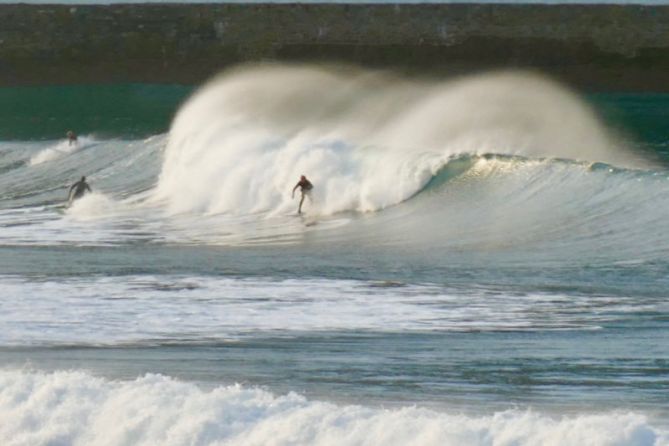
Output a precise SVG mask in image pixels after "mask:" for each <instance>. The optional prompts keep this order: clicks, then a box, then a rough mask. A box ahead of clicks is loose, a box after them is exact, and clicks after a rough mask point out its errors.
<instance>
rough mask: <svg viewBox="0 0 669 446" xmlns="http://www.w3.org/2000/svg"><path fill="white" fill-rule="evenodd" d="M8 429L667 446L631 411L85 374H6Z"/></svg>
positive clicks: (0, 406) (228, 440)
mask: <svg viewBox="0 0 669 446" xmlns="http://www.w3.org/2000/svg"><path fill="white" fill-rule="evenodd" d="M0 419H2V420H3V423H1V424H0V441H1V442H2V444H4V445H7V446H19V445H28V444H30V445H34V444H56V443H57V444H73V445H74V444H86V445H91V446H96V445H133V446H141V445H147V446H148V445H156V444H162V445H171V446H178V445H193V444H197V445H221V444H226V445H244V446H252V445H259V446H260V445H268V444H272V445H277V446H279V445H296V444H298V445H315V446H318V445H332V444H337V445H360V444H366V445H391V446H392V445H402V446H404V445H408V444H416V445H421V446H430V445H440V446H443V445H458V446H460V445H463V444H467V445H473V446H476V445H489V444H500V445H512V444H513V445H520V446H522V445H538V444H540V445H576V444H589V445H598V446H609V445H610V446H614V445H616V446H617V445H635V446H646V445H648V446H651V445H652V446H665V445H667V444H669V437H668V436H667V432H666V431H663V430H661V429H660V428H658V427H657V426H656V425H655V424H654V423H653V422H651V421H649V419H648V418H647V417H646V416H644V415H642V414H638V413H627V412H624V411H621V412H608V413H600V414H582V415H569V416H562V417H559V418H556V417H551V416H548V415H545V414H541V413H537V412H533V411H518V410H508V411H503V412H497V413H494V414H491V415H479V416H475V415H474V416H471V415H469V416H468V415H462V414H461V415H454V414H451V413H448V412H447V411H446V412H438V411H434V410H427V409H421V408H416V407H405V408H399V409H390V410H388V409H379V408H374V407H363V406H354V405H335V404H331V403H327V402H322V401H310V400H307V399H306V398H304V397H302V396H300V395H298V394H295V393H290V394H287V395H283V396H276V395H273V394H272V393H269V392H267V391H264V390H260V389H257V388H246V387H242V386H239V385H234V386H221V387H216V388H214V389H213V390H211V391H205V390H202V389H200V388H199V387H198V386H196V385H194V384H191V383H187V382H180V381H176V380H174V379H171V378H169V377H165V376H161V375H146V376H143V377H140V378H137V379H136V380H132V381H110V380H107V379H103V378H96V377H93V376H91V375H89V374H87V373H84V372H80V371H69V372H54V373H40V372H20V371H12V370H2V371H0Z"/></svg>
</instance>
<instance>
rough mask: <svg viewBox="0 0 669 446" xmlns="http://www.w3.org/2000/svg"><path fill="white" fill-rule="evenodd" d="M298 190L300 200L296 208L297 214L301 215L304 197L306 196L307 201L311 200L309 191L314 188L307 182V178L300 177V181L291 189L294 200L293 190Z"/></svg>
mask: <svg viewBox="0 0 669 446" xmlns="http://www.w3.org/2000/svg"><path fill="white" fill-rule="evenodd" d="M298 187H299V188H300V192H301V193H302V198H301V199H300V205H299V206H298V208H297V213H298V214H301V213H302V203H304V197H306V196H308V197H309V200H311V189H313V188H314V185H313V184H311V181H309V180H307V177H305V176H304V175H302V176H301V177H300V181H298V182H297V184H296V185H295V187H294V188H293V193H292V195H291V197H292V198H295V190H296V189H297V188H298Z"/></svg>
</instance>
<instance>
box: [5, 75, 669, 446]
mask: <svg viewBox="0 0 669 446" xmlns="http://www.w3.org/2000/svg"><path fill="white" fill-rule="evenodd" d="M99 88H104V87H99ZM128 88H130V87H123V90H122V91H126V90H128ZM161 88H162V89H164V90H161ZM130 90H132V88H130ZM45 91H46V90H45ZM119 91H121V90H119ZM132 91H133V93H132V94H133V95H140V94H141V91H142V90H132ZM163 91H164V92H165V93H164V94H165V95H166V97H167V96H168V95H173V90H169V88H168V87H154V89H152V90H151V93H150V95H148V94H147V98H149V97H150V98H155V97H156V96H157V95H159V94H163ZM45 94H46V93H45ZM58 94H60V95H62V94H63V92H62V91H60V92H59V93H58ZM133 100H136V96H133ZM607 100H609V104H613V105H615V106H616V107H618V109H620V110H623V111H624V110H633V111H634V113H637V114H638V116H641V118H638V117H637V115H634V119H636V121H635V120H634V119H632V118H629V119H628V121H624V119H623V124H624V125H620V120H618V121H616V120H614V119H609V118H607V116H606V115H605V113H603V112H602V109H598V108H597V107H595V106H593V103H592V101H589V100H587V99H586V98H584V97H583V96H582V95H581V94H579V93H577V92H574V91H572V90H570V89H568V88H566V87H565V86H563V85H561V84H560V83H558V82H557V81H555V80H552V79H551V78H549V77H547V76H544V75H542V74H539V73H528V72H517V71H504V72H495V73H482V74H477V75H470V76H466V77H460V78H453V79H447V80H443V79H432V78H411V77H406V76H402V75H398V74H396V73H392V72H388V71H374V70H364V69H360V68H355V67H341V66H313V65H278V64H272V65H249V66H242V67H237V68H234V69H231V70H228V71H226V72H224V73H222V74H220V75H218V76H216V77H214V78H212V79H211V80H210V81H209V82H208V83H207V84H205V85H203V86H201V87H200V88H198V89H196V90H195V91H192V92H190V93H189V94H188V95H185V96H184V97H183V100H181V101H180V103H179V105H178V107H175V109H174V110H173V111H172V114H173V119H172V122H171V124H170V125H169V130H168V131H167V132H154V131H146V132H144V134H141V133H142V132H139V134H138V131H137V129H138V128H141V123H140V124H138V123H136V122H134V123H132V126H128V127H127V129H126V128H124V127H123V125H120V127H118V128H117V131H116V132H113V134H110V132H109V131H108V129H109V128H110V127H109V125H107V126H106V127H105V129H106V130H105V132H102V131H96V129H95V128H94V126H92V127H91V128H90V129H88V128H85V129H76V128H75V129H74V130H76V131H77V132H78V133H79V134H80V138H79V142H78V143H77V144H76V145H70V144H68V143H67V142H66V141H64V138H60V139H59V138H53V137H50V136H48V135H40V134H38V133H37V130H35V132H36V133H35V134H34V135H33V137H29V138H24V137H22V138H6V139H2V140H0V227H2V230H1V231H0V284H1V288H2V295H1V296H0V327H2V330H0V442H1V443H2V444H3V445H4V444H6V445H47V444H63V445H155V444H165V445H186V444H197V445H216V444H239V445H253V444H258V445H269V444H274V445H296V444H299V445H331V444H338V445H340V444H345V445H346V444H350V445H363V444H364V445H381V444H383V445H392V444H397V445H406V444H416V445H432V444H434V445H436V444H439V445H462V444H468V445H469V444H471V445H476V444H481V445H489V444H495V445H512V444H513V445H558V444H559V445H565V444H574V445H576V444H579V445H580V444H592V445H669V410H668V408H669V397H668V396H667V395H668V393H667V390H669V347H668V345H669V343H667V341H668V340H669V317H667V316H668V315H669V304H668V303H667V300H666V290H667V285H669V280H668V279H667V277H669V275H668V274H667V273H669V262H668V260H669V255H668V253H669V242H667V237H666V235H665V227H666V221H667V219H668V218H669V170H667V168H666V162H667V159H668V158H667V153H666V152H667V150H666V149H667V148H668V147H669V140H667V139H666V138H664V137H663V136H662V135H663V132H662V129H660V128H659V127H658V128H654V127H653V128H652V129H651V130H653V131H652V132H650V131H647V132H646V133H644V134H641V133H635V132H634V131H633V129H632V130H630V128H633V127H634V125H635V123H637V125H638V122H642V123H643V124H644V125H643V126H642V125H638V127H639V128H644V129H647V128H649V127H650V126H651V125H654V124H653V123H655V122H660V121H659V120H658V121H655V120H652V119H650V118H649V117H648V116H651V115H652V113H656V112H657V111H658V110H660V111H661V110H662V107H658V104H664V103H665V102H666V105H667V106H669V100H667V98H665V97H661V96H659V95H658V96H657V97H652V98H649V97H628V96H620V97H618V96H615V97H614V99H607ZM630 104H633V106H632V105H630ZM27 109H30V107H27ZM34 109H35V110H38V109H39V107H38V106H37V105H35V107H34ZM119 113H120V111H119ZM629 113H631V112H629ZM652 116H654V115H652ZM81 118H82V121H85V119H86V117H84V116H82V117H81ZM36 119H37V118H32V119H28V120H27V122H33V121H35V120H36ZM49 119H51V118H49ZM54 119H55V120H57V119H58V118H57V117H54V118H53V119H51V120H54ZM150 119H151V117H150V116H147V121H149V120H150ZM118 121H119V122H120V123H123V122H126V121H127V120H125V119H122V118H119V119H118ZM14 122H15V124H16V125H18V124H20V120H19V118H17V119H16V120H15V121H14ZM50 122H51V121H50ZM68 122H70V121H68ZM85 122H88V121H85ZM91 122H94V123H95V122H96V121H95V119H93V120H92V121H91ZM50 125H52V124H50ZM658 125H659V124H658ZM131 127H132V128H131ZM28 128H29V127H28ZM64 130H67V128H65V129H64ZM21 132H23V133H25V128H23V127H22V129H21ZM657 135H660V136H657ZM83 175H85V176H86V177H87V179H88V182H89V184H90V185H91V187H92V189H93V192H92V193H90V194H88V195H86V196H84V197H83V198H81V199H80V200H77V201H75V202H74V203H73V205H72V206H70V207H67V206H66V201H67V190H68V188H69V187H70V185H72V184H73V183H74V182H75V181H77V180H78V179H79V178H80V177H81V176H83ZM300 175H306V176H307V177H308V178H309V179H310V180H311V181H312V183H313V184H314V186H315V187H314V191H313V194H312V195H313V196H312V197H311V199H308V200H307V201H305V206H304V210H305V212H304V214H302V215H297V213H296V211H297V203H298V197H295V198H293V197H292V196H291V190H292V189H293V187H294V186H295V183H296V182H297V181H298V179H299V177H300ZM298 195H299V194H298Z"/></svg>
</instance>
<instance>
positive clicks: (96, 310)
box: [0, 276, 667, 346]
mask: <svg viewBox="0 0 669 446" xmlns="http://www.w3.org/2000/svg"><path fill="white" fill-rule="evenodd" d="M1 279H2V280H1V281H0V285H1V286H2V289H3V295H4V296H6V297H7V298H6V299H0V326H3V327H4V329H3V330H0V346H20V345H54V344H55V345H61V344H73V345H119V344H120V345H125V344H138V345H142V344H154V343H156V342H159V343H160V342H174V341H177V342H182V341H190V340H196V341H197V340H201V339H207V340H229V339H235V338H239V337H248V336H256V335H259V334H267V333H273V334H276V333H283V334H291V333H300V332H305V331H332V330H347V331H349V330H350V331H373V332H414V333H420V332H431V333H435V332H439V331H442V332H445V331H448V332H453V331H460V332H462V331H471V330H473V331H504V330H513V331H519V330H525V331H548V330H596V329H599V328H601V325H602V324H611V323H615V322H616V321H625V320H626V318H628V317H629V314H630V313H631V314H636V315H638V313H639V311H647V312H665V311H666V306H667V305H666V303H665V302H664V301H663V300H662V299H661V298H646V299H645V300H644V301H643V303H640V302H638V300H637V299H635V298H633V297H624V296H618V297H615V296H591V297H589V298H588V299H583V298H581V297H579V296H568V295H561V294H553V293H550V294H538V293H534V294H520V295H504V296H500V295H499V294H496V295H490V294H489V293H487V292H486V290H485V289H478V290H470V291H466V292H465V291H462V290H457V289H449V288H445V287H440V286H436V285H433V286H429V285H420V286H418V285H406V286H400V287H397V286H395V287H384V286H376V284H370V283H368V282H361V281H353V280H325V279H321V280H319V279H313V280H304V279H302V280H298V279H293V280H283V281H277V280H269V279H234V278H213V277H170V276H161V277H151V276H120V277H119V276H117V277H110V278H104V277H92V278H71V279H59V280H57V281H41V280H37V281H36V280H30V279H22V278H8V277H4V278H1ZM601 307H606V308H607V312H606V313H605V314H601V313H600V312H599V311H596V309H598V308H601ZM101 313H103V314H104V315H105V316H104V317H100V314H101Z"/></svg>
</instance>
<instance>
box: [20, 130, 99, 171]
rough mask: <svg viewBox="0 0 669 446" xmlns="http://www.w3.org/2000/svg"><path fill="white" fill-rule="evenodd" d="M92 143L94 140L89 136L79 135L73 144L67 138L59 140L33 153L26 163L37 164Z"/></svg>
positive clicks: (52, 159) (64, 155) (69, 153)
mask: <svg viewBox="0 0 669 446" xmlns="http://www.w3.org/2000/svg"><path fill="white" fill-rule="evenodd" d="M93 143H95V140H93V139H92V138H89V137H80V138H79V140H78V141H77V142H76V143H74V144H70V143H69V141H67V140H65V141H61V142H59V143H57V144H55V145H53V146H50V147H47V148H46V149H43V150H41V151H39V152H38V153H37V154H35V155H33V156H32V157H31V158H30V161H29V162H28V164H29V165H31V166H36V165H38V164H42V163H46V162H49V161H54V160H57V159H60V158H64V157H66V156H68V155H71V154H72V153H74V152H77V151H79V150H82V149H84V148H86V147H88V146H90V145H91V144H93Z"/></svg>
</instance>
